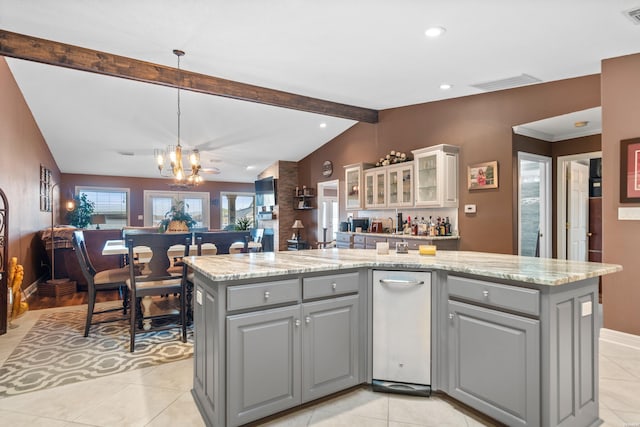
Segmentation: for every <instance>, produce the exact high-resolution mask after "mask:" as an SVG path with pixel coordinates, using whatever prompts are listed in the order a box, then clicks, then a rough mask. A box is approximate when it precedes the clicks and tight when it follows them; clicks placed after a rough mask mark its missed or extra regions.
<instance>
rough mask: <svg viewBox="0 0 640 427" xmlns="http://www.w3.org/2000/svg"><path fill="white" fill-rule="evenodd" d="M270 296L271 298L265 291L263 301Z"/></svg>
mask: <svg viewBox="0 0 640 427" xmlns="http://www.w3.org/2000/svg"><path fill="white" fill-rule="evenodd" d="M270 296H271V294H270V293H269V291H265V293H264V299H269V297H270Z"/></svg>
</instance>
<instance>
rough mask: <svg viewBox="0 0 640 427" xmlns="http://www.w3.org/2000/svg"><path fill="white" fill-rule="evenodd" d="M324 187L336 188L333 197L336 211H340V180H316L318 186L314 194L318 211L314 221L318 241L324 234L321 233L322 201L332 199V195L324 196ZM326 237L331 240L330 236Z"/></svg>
mask: <svg viewBox="0 0 640 427" xmlns="http://www.w3.org/2000/svg"><path fill="white" fill-rule="evenodd" d="M325 188H335V189H336V197H335V201H336V203H337V204H338V212H340V180H339V179H333V180H331V181H322V182H318V188H317V192H316V194H317V195H318V197H317V199H316V202H317V203H318V209H316V211H317V212H318V220H317V221H316V223H317V228H316V233H317V234H316V235H317V236H318V241H321V239H323V238H324V236H323V235H322V233H323V230H322V203H323V202H325V201H327V200H334V198H333V197H325V196H324V191H323V190H324V189H325ZM334 231H338V230H334ZM327 238H329V241H331V236H327Z"/></svg>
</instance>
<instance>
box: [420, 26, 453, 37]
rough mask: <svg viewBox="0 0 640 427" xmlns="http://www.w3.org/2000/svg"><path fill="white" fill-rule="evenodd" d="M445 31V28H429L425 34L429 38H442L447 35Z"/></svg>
mask: <svg viewBox="0 0 640 427" xmlns="http://www.w3.org/2000/svg"><path fill="white" fill-rule="evenodd" d="M445 31H447V30H446V29H445V28H443V27H431V28H427V31H425V32H424V34H425V35H426V36H427V37H440V36H441V35H443V34H444V33H445Z"/></svg>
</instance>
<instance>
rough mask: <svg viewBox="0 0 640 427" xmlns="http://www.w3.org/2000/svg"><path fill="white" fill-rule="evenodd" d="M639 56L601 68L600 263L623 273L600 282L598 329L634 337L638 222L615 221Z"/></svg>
mask: <svg viewBox="0 0 640 427" xmlns="http://www.w3.org/2000/svg"><path fill="white" fill-rule="evenodd" d="M639 76H640V54H636V55H629V56H624V57H620V58H613V59H607V60H604V61H603V62H602V222H603V229H602V235H603V242H602V244H603V248H602V250H603V261H604V262H609V263H615V264H622V266H623V268H624V271H622V272H620V273H616V274H613V275H610V276H605V277H604V278H603V281H602V301H603V304H604V326H605V327H606V328H611V329H616V330H618V331H623V332H628V333H632V334H636V335H640V281H639V279H638V278H639V277H640V262H639V260H640V257H639V256H638V253H639V252H638V239H640V221H619V220H618V207H638V206H640V205H639V204H630V203H620V140H623V139H629V138H637V137H640V120H638V118H639V117H640V85H639V84H638V77H639Z"/></svg>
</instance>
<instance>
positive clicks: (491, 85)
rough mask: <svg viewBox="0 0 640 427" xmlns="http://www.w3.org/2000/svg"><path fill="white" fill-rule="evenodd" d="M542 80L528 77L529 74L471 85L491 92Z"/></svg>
mask: <svg viewBox="0 0 640 427" xmlns="http://www.w3.org/2000/svg"><path fill="white" fill-rule="evenodd" d="M541 81H542V80H540V79H538V78H536V77H533V76H530V75H529V74H521V75H519V76H515V77H507V78H506V79H501V80H494V81H492V82H486V83H476V84H474V85H471V86H472V87H475V88H476V89H480V90H484V91H485V92H491V91H494V90H503V89H511V88H514V87H518V86H526V85H530V84H533V83H540V82H541Z"/></svg>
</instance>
